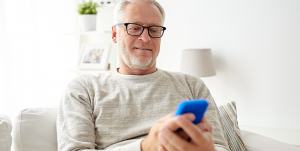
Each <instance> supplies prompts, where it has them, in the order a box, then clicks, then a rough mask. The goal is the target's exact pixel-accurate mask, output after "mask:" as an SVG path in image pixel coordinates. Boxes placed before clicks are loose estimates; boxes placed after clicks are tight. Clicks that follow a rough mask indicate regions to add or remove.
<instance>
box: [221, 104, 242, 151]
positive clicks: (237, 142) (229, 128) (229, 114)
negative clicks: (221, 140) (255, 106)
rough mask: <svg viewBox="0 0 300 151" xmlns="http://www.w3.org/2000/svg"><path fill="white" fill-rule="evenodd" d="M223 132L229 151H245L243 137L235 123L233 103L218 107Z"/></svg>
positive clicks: (235, 115)
mask: <svg viewBox="0 0 300 151" xmlns="http://www.w3.org/2000/svg"><path fill="white" fill-rule="evenodd" d="M218 109H219V112H220V115H221V119H222V123H223V126H224V130H225V137H226V139H227V142H228V146H229V149H230V150H231V151H246V147H245V144H244V141H243V136H242V134H241V130H240V128H239V125H238V121H237V112H236V104H235V102H234V101H233V102H230V103H227V104H224V105H221V106H219V107H218Z"/></svg>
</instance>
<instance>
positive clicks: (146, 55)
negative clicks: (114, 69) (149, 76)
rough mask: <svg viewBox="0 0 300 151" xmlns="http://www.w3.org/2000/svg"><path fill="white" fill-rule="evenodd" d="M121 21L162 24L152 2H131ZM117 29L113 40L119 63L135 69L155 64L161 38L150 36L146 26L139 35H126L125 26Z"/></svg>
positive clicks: (149, 67)
mask: <svg viewBox="0 0 300 151" xmlns="http://www.w3.org/2000/svg"><path fill="white" fill-rule="evenodd" d="M121 23H137V24H140V25H142V26H152V25H158V26H162V16H161V13H160V11H159V9H158V8H157V7H156V6H155V5H154V4H150V3H147V2H131V3H129V4H127V5H126V7H125V9H124V18H123V21H122V22H121ZM115 30H116V29H115ZM117 30H118V32H117V34H116V39H114V42H115V43H117V46H118V55H119V57H120V62H121V64H122V63H123V64H124V65H126V66H127V67H129V68H130V69H135V70H149V69H151V68H152V67H153V66H155V65H156V58H157V56H158V54H159V50H160V42H161V38H151V37H150V36H149V35H148V29H146V28H144V31H143V33H142V35H140V36H131V35H128V34H127V32H126V27H125V26H119V27H118V29H117ZM113 32H114V31H113Z"/></svg>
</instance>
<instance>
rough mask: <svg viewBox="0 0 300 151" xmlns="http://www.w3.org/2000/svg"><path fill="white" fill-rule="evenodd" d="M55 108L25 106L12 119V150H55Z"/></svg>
mask: <svg viewBox="0 0 300 151" xmlns="http://www.w3.org/2000/svg"><path fill="white" fill-rule="evenodd" d="M57 110H58V109H57V108H27V109H24V110H22V111H20V112H19V114H18V115H17V116H16V117H15V119H14V120H13V121H14V122H13V123H14V125H13V126H14V128H13V132H12V135H13V149H14V151H57V139H56V116H57Z"/></svg>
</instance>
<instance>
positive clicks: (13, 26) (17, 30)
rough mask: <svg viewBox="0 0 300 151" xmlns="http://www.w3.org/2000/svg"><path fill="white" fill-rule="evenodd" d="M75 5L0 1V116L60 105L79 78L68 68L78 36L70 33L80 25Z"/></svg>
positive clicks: (68, 0)
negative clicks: (75, 15) (74, 79)
mask: <svg viewBox="0 0 300 151" xmlns="http://www.w3.org/2000/svg"><path fill="white" fill-rule="evenodd" d="M74 6H75V5H74V1H72V0H66V1H60V0H51V1H41V0H22V1H11V0H0V114H6V115H8V116H10V117H13V115H14V114H16V113H17V112H18V111H19V110H21V109H24V108H27V107H56V106H58V103H59V100H60V97H61V94H62V93H63V91H64V89H65V88H66V86H67V84H68V83H69V81H70V80H71V79H73V78H74V77H75V76H76V74H75V73H71V72H68V70H71V68H73V67H74V65H75V63H76V59H77V58H76V57H77V56H76V55H77V52H78V49H77V46H78V37H77V36H67V35H66V33H67V32H70V29H71V30H72V29H75V28H76V27H75V26H74V25H73V23H74V17H73V18H72V15H73V14H75V11H76V8H74ZM70 14H71V15H70ZM73 16H74V15H73ZM75 66H76V65H75Z"/></svg>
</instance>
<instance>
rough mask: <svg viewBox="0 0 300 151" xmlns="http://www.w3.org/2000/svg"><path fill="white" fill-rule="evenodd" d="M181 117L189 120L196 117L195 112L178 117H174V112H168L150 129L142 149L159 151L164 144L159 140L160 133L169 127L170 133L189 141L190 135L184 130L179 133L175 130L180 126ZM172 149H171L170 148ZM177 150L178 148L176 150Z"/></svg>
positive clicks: (144, 150)
mask: <svg viewBox="0 0 300 151" xmlns="http://www.w3.org/2000/svg"><path fill="white" fill-rule="evenodd" d="M179 118H182V119H186V120H188V121H193V120H194V119H195V115H194V114H191V113H189V114H183V115H180V116H177V117H174V113H171V114H168V115H166V116H165V117H163V118H161V119H159V120H158V121H157V122H156V123H155V124H154V125H153V126H152V127H151V129H150V132H149V134H148V136H147V137H146V138H145V139H144V140H143V141H142V143H141V149H142V151H158V148H159V146H162V145H163V144H162V143H161V142H160V141H159V140H158V134H159V133H160V132H161V131H162V130H164V129H168V130H169V131H170V133H171V132H172V133H173V134H174V135H176V136H177V137H180V138H181V139H182V140H186V141H188V139H189V136H188V135H187V134H186V133H185V132H184V131H180V132H178V133H177V134H175V133H174V131H176V130H178V129H179V128H180V125H179V124H178V121H179ZM168 151H171V150H168ZM176 151H177V150H176Z"/></svg>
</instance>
